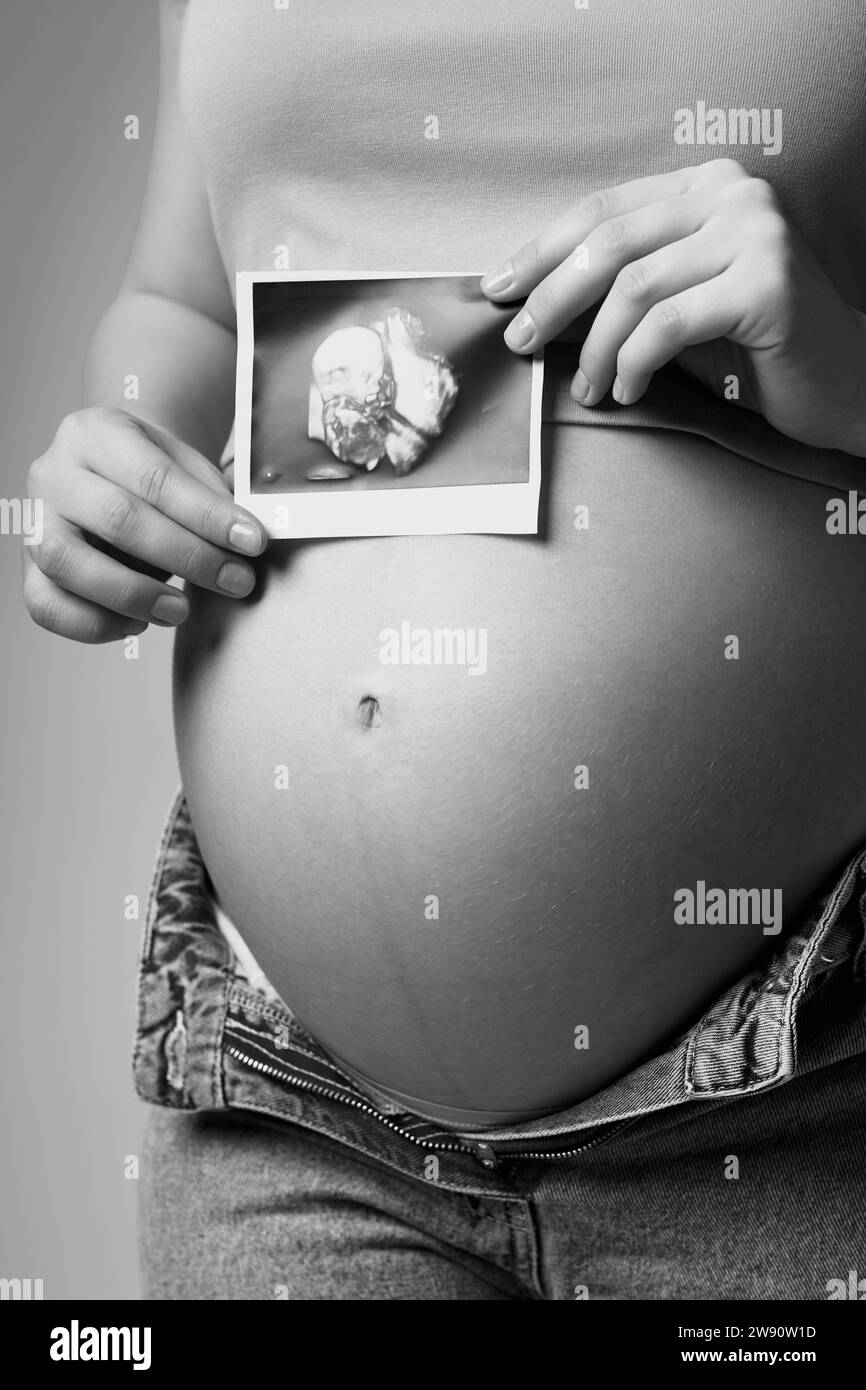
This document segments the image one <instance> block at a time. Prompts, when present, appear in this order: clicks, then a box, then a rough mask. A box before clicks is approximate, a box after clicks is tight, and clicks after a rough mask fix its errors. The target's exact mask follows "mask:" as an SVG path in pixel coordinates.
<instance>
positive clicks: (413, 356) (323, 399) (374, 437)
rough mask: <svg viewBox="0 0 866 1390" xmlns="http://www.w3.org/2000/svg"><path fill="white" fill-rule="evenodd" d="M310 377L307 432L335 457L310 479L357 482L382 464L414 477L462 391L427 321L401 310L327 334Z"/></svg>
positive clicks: (313, 468)
mask: <svg viewBox="0 0 866 1390" xmlns="http://www.w3.org/2000/svg"><path fill="white" fill-rule="evenodd" d="M312 373H313V385H312V386H311V387H310V397H309V420H308V427H307V433H308V436H309V438H310V439H318V440H321V441H322V443H323V444H324V445H325V446H326V448H327V449H328V450H329V451H330V454H331V455H332V457H331V458H328V457H326V456H324V454H323V458H322V460H321V461H317V462H316V463H314V464H312V465H311V467H310V468H308V470H307V478H308V479H309V480H310V481H311V482H329V481H337V480H340V479H345V478H351V477H354V476H355V474H356V473H357V472H358V471H359V470H363V469H366V470H367V471H368V472H369V471H370V470H371V469H374V468H376V467H377V466H378V465H379V464H380V463H381V462H382V461H383V460H387V462H388V463H390V464H391V466H392V467H393V469H394V473H395V474H396V475H397V476H402V475H404V474H406V473H409V472H410V471H411V470H412V469H413V468H414V467H415V466H416V464H417V463H418V462H419V460H420V459H421V457H422V455H423V454H424V453H425V451H426V449H427V448H428V446H429V444H430V442H431V441H432V440H433V439H435V438H436V437H437V436H438V435H441V433H442V431H443V429H444V427H445V422H446V420H447V417H448V415H449V413H450V411H451V409H452V407H453V405H454V402H455V401H456V399H457V394H458V391H459V386H458V378H457V373H456V371H455V369H454V367H453V365H452V363H451V362H450V361H449V360H448V358H447V357H445V356H444V355H443V354H441V353H437V352H435V351H434V350H433V348H432V345H431V344H430V342H429V339H428V335H427V332H426V330H425V327H424V324H423V322H422V320H421V319H420V318H419V317H418V315H416V314H413V313H411V312H410V311H409V310H408V309H401V308H394V309H390V310H388V311H387V312H386V314H385V316H384V318H382V319H379V320H376V321H374V322H372V323H370V324H368V325H366V326H357V327H353V328H338V329H335V330H334V332H333V333H329V334H328V336H327V337H326V338H325V339H324V341H323V342H322V343H320V344H319V347H318V348H317V349H316V352H315V353H314V355H313V360H312ZM335 460H336V461H335Z"/></svg>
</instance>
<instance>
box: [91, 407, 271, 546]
mask: <svg viewBox="0 0 866 1390" xmlns="http://www.w3.org/2000/svg"><path fill="white" fill-rule="evenodd" d="M127 423H128V428H121V429H119V430H117V431H116V432H115V436H114V437H115V438H116V439H117V441H118V447H117V448H116V449H112V450H110V451H106V450H105V448H104V445H103V442H102V439H100V444H99V448H98V450H97V449H96V448H95V447H93V446H91V447H88V442H89V441H88V439H87V438H86V437H85V439H84V441H83V446H82V449H81V455H80V457H81V461H82V463H83V464H84V465H85V467H86V468H88V469H89V470H90V471H91V472H92V473H94V474H96V475H97V476H99V477H102V478H106V479H107V480H108V481H109V482H112V483H116V484H117V486H118V487H121V488H123V489H124V490H125V491H127V492H130V493H132V494H133V495H134V496H135V497H139V498H141V500H142V501H143V502H146V503H147V504H148V506H150V507H153V508H155V509H156V510H157V511H158V512H161V513H162V514H163V515H164V516H166V517H169V518H170V519H171V520H172V521H174V522H177V524H178V525H179V526H182V527H183V528H184V529H185V530H187V531H191V532H192V533H193V534H194V535H196V536H200V537H201V538H202V540H206V541H209V542H210V543H211V544H212V545H219V546H226V547H228V548H229V549H233V550H237V551H239V552H240V553H241V554H243V555H259V554H261V552H262V551H263V550H264V548H265V545H266V543H267V536H266V534H265V532H264V530H263V528H262V526H261V525H260V523H259V522H258V521H257V520H256V518H255V517H253V516H251V515H250V513H249V512H246V511H244V509H243V508H242V507H238V506H236V505H235V503H234V501H233V500H232V498H231V496H230V495H229V493H228V491H227V489H226V488H225V487H224V485H223V483H222V480H221V479H218V480H216V481H214V480H213V479H212V478H211V476H210V475H211V474H212V473H214V471H215V470H214V469H213V465H212V464H210V463H208V461H207V459H205V458H204V456H203V455H201V454H199V453H198V451H197V450H195V449H193V448H191V446H190V445H188V444H184V443H183V442H182V441H180V440H175V439H170V438H169V436H168V435H163V434H162V432H161V431H158V430H156V429H155V427H154V426H151V425H148V426H147V427H146V429H145V427H143V426H142V424H141V422H140V421H136V420H133V419H132V418H131V417H127ZM151 435H155V436H156V438H158V439H159V443H157V442H155V439H154V438H152V437H151ZM103 438H104V437H103ZM163 441H165V447H163ZM191 469H192V470H195V472H196V473H197V474H198V475H199V476H193V473H192V472H191V471H190V470H191ZM205 478H206V479H207V481H205Z"/></svg>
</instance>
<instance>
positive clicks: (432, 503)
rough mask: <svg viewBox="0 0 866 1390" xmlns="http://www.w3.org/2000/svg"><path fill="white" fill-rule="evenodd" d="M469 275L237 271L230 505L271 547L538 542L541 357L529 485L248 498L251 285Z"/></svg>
mask: <svg viewBox="0 0 866 1390" xmlns="http://www.w3.org/2000/svg"><path fill="white" fill-rule="evenodd" d="M483 273H484V272H483V271H473V270H433V271H424V270H366V271H361V272H359V271H351V272H346V273H345V274H334V273H330V274H321V273H319V272H318V271H306V270H299V271H288V270H261V271H259V270H239V271H237V272H236V275H235V290H236V305H237V335H238V352H237V379H236V393H235V426H234V453H235V494H234V495H235V501H236V502H237V503H238V504H239V505H240V506H242V507H244V508H246V510H247V511H249V512H252V514H253V516H255V517H257V518H258V520H259V521H261V522H262V523H263V525H264V526H265V527H266V529H267V531H268V534H269V535H270V536H271V538H272V539H274V540H292V539H294V540H303V539H313V538H324V537H328V536H330V537H338V536H442V535H472V534H475V535H485V534H486V535H537V534H538V502H539V495H540V490H541V401H542V390H543V387H544V353H543V352H540V353H534V354H533V356H532V359H531V360H532V380H531V385H530V421H529V478H528V480H527V481H526V482H525V483H481V484H475V483H467V484H466V485H461V486H457V487H453V486H443V487H413V488H406V489H404V490H401V489H400V488H394V489H393V490H392V489H385V488H376V489H375V490H371V491H369V492H355V491H340V492H328V491H327V490H326V489H325V487H324V486H323V487H322V489H321V491H312V490H311V491H310V492H282V493H281V492H276V491H269V492H253V491H252V490H251V486H250V478H251V458H250V449H251V441H252V394H253V392H252V388H253V358H254V351H255V323H254V319H253V285H256V284H274V283H278V282H279V283H291V282H295V283H300V282H304V281H306V282H311V281H312V282H316V283H320V284H326V283H333V284H349V283H351V282H352V281H353V280H435V279H439V280H445V279H455V278H480V276H481V275H482V274H483Z"/></svg>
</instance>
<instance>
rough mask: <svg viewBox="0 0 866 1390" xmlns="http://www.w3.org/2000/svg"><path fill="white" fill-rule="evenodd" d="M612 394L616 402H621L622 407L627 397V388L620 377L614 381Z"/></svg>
mask: <svg viewBox="0 0 866 1390" xmlns="http://www.w3.org/2000/svg"><path fill="white" fill-rule="evenodd" d="M610 394H611V395H612V396H613V398H614V400H615V401H619V403H620V405H622V404H623V397H624V396H625V387H624V386H623V384H622V382H621V381H620V379H619V377H617V378H616V380H615V381H614V383H613V386H612V387H611V392H610Z"/></svg>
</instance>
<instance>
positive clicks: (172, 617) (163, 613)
mask: <svg viewBox="0 0 866 1390" xmlns="http://www.w3.org/2000/svg"><path fill="white" fill-rule="evenodd" d="M188 612H189V602H188V600H187V599H185V598H184V597H183V595H182V594H160V596H159V598H158V599H157V600H156V602H155V603H154V605H153V607H152V608H151V610H150V616H151V617H152V618H154V619H155V620H156V622H158V623H170V624H171V626H172V627H176V626H177V624H178V623H182V622H183V620H184V618H185V617H186V615H187V613H188Z"/></svg>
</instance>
